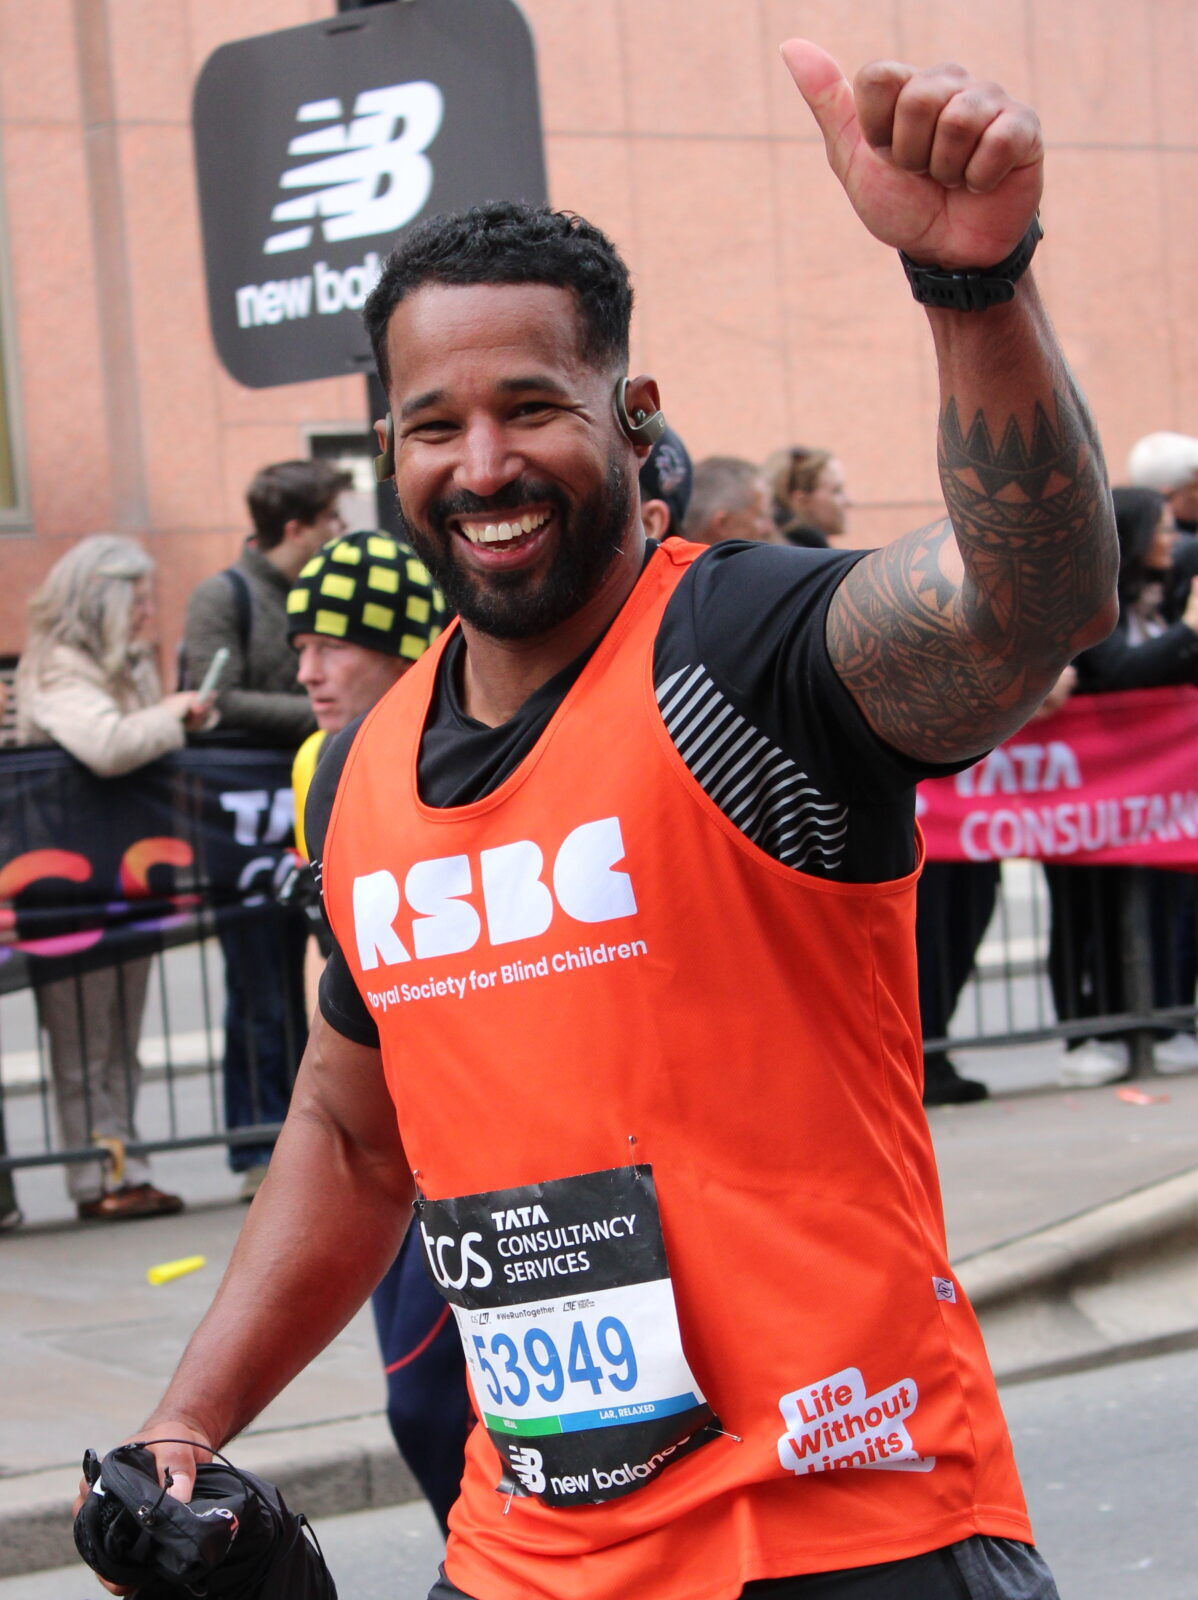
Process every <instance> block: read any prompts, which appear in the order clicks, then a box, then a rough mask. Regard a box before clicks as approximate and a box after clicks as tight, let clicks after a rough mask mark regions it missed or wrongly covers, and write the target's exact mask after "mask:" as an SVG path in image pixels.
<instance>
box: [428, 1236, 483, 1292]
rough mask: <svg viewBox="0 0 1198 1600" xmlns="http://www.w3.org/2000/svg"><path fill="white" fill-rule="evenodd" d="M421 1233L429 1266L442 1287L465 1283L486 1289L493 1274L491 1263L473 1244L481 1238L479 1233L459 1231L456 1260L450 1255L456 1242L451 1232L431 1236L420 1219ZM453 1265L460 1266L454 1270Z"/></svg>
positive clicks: (458, 1286)
mask: <svg viewBox="0 0 1198 1600" xmlns="http://www.w3.org/2000/svg"><path fill="white" fill-rule="evenodd" d="M420 1237H421V1238H422V1239H423V1241H424V1255H425V1259H426V1260H427V1262H428V1269H429V1271H430V1272H431V1273H432V1275H433V1277H434V1278H435V1279H436V1281H437V1283H439V1284H440V1286H441V1288H442V1289H465V1288H466V1287H467V1286H469V1287H470V1288H471V1289H485V1288H486V1287H487V1285H488V1284H489V1283H490V1281H491V1279H492V1277H493V1276H494V1274H493V1273H492V1271H491V1263H490V1262H489V1261H488V1260H487V1258H486V1257H485V1256H480V1255H479V1253H478V1251H477V1250H476V1249H475V1248H474V1247H475V1245H476V1244H481V1243H482V1242H483V1236H482V1234H481V1233H464V1234H463V1235H462V1243H461V1247H460V1248H461V1256H460V1258H459V1259H458V1260H457V1261H454V1259H453V1256H454V1251H455V1250H456V1249H457V1248H458V1243H457V1240H456V1239H454V1238H453V1236H452V1235H451V1234H444V1233H442V1234H438V1235H437V1236H436V1237H435V1238H434V1236H433V1235H432V1234H431V1233H430V1232H429V1231H428V1229H427V1228H426V1227H425V1225H424V1223H423V1222H422V1223H421V1224H420ZM447 1255H448V1260H447V1259H446V1257H447ZM454 1268H460V1270H459V1271H455V1270H454Z"/></svg>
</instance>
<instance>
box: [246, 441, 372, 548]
mask: <svg viewBox="0 0 1198 1600" xmlns="http://www.w3.org/2000/svg"><path fill="white" fill-rule="evenodd" d="M352 482H353V479H352V478H351V477H350V475H349V473H348V472H342V471H341V469H340V468H339V467H334V466H331V465H330V464H329V463H328V462H327V461H278V462H276V463H275V465H274V466H272V467H263V468H262V471H261V472H259V473H258V474H257V475H256V476H255V478H254V481H253V483H251V484H250V486H249V488H248V489H247V490H246V492H245V503H246V505H247V506H249V508H250V517H251V519H252V521H253V524H254V537H255V540H256V542H257V545H258V548H259V550H273V549H274V548H275V546H276V545H277V544H278V543H279V542H280V541H281V540H282V537H283V529H284V528H285V527H286V526H287V524H288V523H289V522H290V521H291V520H292V518H294V519H295V520H296V521H297V522H302V523H305V524H306V525H308V526H311V524H312V523H314V522H315V521H316V519H317V517H318V516H320V514H321V512H322V511H327V510H328V509H329V507H330V506H331V505H332V504H333V501H334V500H336V498H337V496H338V495H339V494H341V493H343V491H344V490H346V489H348V488H349V486H350V484H351V483H352Z"/></svg>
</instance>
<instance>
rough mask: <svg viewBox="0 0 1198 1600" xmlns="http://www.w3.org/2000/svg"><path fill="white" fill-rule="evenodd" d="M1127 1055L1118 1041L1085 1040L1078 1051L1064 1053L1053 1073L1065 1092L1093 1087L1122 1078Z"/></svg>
mask: <svg viewBox="0 0 1198 1600" xmlns="http://www.w3.org/2000/svg"><path fill="white" fill-rule="evenodd" d="M1130 1066H1131V1054H1130V1052H1129V1050H1128V1048H1127V1045H1126V1044H1124V1043H1123V1041H1122V1040H1121V1039H1087V1040H1086V1042H1085V1044H1083V1045H1082V1047H1081V1048H1080V1049H1079V1050H1067V1051H1066V1052H1065V1059H1064V1060H1063V1061H1062V1062H1061V1066H1060V1070H1059V1071H1058V1073H1057V1082H1058V1083H1059V1084H1061V1085H1062V1087H1064V1088H1066V1089H1086V1088H1096V1087H1097V1086H1098V1085H1099V1084H1101V1083H1114V1082H1115V1081H1116V1080H1117V1079H1119V1078H1125V1077H1126V1076H1127V1073H1128V1069H1129V1068H1130Z"/></svg>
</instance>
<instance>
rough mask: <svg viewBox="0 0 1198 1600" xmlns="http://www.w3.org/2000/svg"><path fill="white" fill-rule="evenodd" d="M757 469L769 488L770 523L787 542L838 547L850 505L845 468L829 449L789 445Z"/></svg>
mask: <svg viewBox="0 0 1198 1600" xmlns="http://www.w3.org/2000/svg"><path fill="white" fill-rule="evenodd" d="M762 473H763V475H764V477H765V480H766V482H767V484H768V485H769V489H770V501H771V504H770V509H771V512H772V514H773V518H774V522H775V524H776V525H777V528H778V531H779V533H781V534H782V535H783V536H784V537H785V539H786V542H787V543H788V544H799V545H806V546H808V547H809V548H812V549H817V550H822V549H824V548H826V547H828V546H831V547H832V548H833V549H843V548H844V547H845V546H846V545H847V544H848V540H847V539H846V537H845V524H846V520H847V516H848V512H849V511H850V510H851V509H852V504H853V503H852V501H851V500H850V499H849V496H848V490H847V488H846V487H845V481H844V468H843V467H842V466H841V464H840V462H839V461H838V460H837V459H836V457H835V456H834V455H833V454H832V452H831V451H830V450H808V449H807V448H806V447H805V446H803V445H794V446H792V447H791V448H790V449H787V450H775V451H774V453H773V454H772V455H771V456H769V457H768V458H767V459H766V462H765V464H764V466H763V467H762Z"/></svg>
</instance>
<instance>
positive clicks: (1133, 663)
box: [1074, 622, 1198, 694]
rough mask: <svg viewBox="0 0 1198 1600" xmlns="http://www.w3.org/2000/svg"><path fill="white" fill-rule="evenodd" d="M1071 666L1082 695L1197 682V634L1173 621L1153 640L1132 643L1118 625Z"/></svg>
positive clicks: (1182, 623) (1182, 624)
mask: <svg viewBox="0 0 1198 1600" xmlns="http://www.w3.org/2000/svg"><path fill="white" fill-rule="evenodd" d="M1074 665H1075V666H1076V667H1077V687H1078V692H1079V693H1081V694H1103V693H1108V692H1110V691H1112V690H1115V689H1160V688H1163V687H1164V686H1165V685H1167V684H1172V683H1198V634H1195V633H1192V632H1191V631H1190V629H1189V628H1187V627H1186V625H1185V623H1184V622H1175V623H1173V625H1172V626H1171V627H1168V628H1166V629H1165V631H1164V633H1159V634H1157V636H1156V638H1155V639H1145V640H1144V641H1143V642H1142V643H1141V644H1132V643H1131V641H1130V640H1129V639H1128V637H1127V630H1126V628H1122V627H1119V628H1116V629H1115V631H1114V633H1112V634H1111V636H1110V638H1109V639H1104V640H1103V641H1102V643H1101V644H1096V645H1094V646H1093V647H1092V648H1091V649H1089V650H1085V651H1083V652H1082V654H1081V655H1080V656H1078V658H1077V661H1076V662H1075V663H1074Z"/></svg>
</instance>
